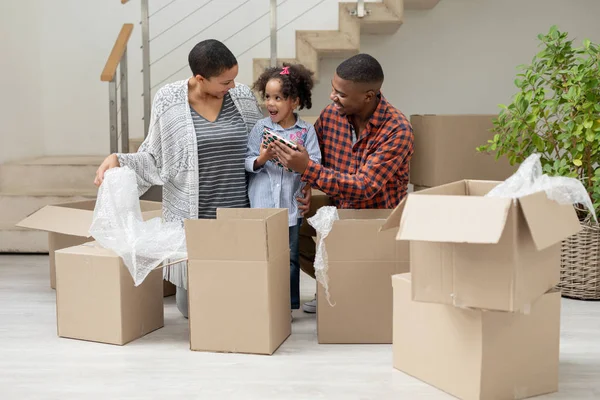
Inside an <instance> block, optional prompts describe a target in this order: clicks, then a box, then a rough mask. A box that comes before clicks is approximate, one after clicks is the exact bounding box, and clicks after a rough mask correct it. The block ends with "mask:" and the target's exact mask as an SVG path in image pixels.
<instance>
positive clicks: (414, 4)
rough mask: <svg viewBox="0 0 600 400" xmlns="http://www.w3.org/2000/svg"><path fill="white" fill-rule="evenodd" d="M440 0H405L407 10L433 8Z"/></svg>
mask: <svg viewBox="0 0 600 400" xmlns="http://www.w3.org/2000/svg"><path fill="white" fill-rule="evenodd" d="M439 2H440V0H404V9H405V10H431V9H432V8H434V7H435V6H437V5H438V3H439Z"/></svg>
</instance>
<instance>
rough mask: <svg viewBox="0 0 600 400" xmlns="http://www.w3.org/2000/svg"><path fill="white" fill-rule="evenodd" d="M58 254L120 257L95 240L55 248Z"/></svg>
mask: <svg viewBox="0 0 600 400" xmlns="http://www.w3.org/2000/svg"><path fill="white" fill-rule="evenodd" d="M56 252H57V253H60V254H77V255H86V256H94V257H111V258H120V257H119V256H118V255H117V253H115V252H114V251H112V250H109V249H105V248H104V247H102V246H100V245H99V244H98V243H96V242H88V243H84V244H80V245H78V246H73V247H67V248H66V249H60V250H56Z"/></svg>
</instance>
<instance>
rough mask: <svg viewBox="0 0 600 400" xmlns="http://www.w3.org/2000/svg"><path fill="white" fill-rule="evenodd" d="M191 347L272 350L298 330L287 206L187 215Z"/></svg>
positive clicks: (245, 351) (262, 351)
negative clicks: (199, 216) (293, 309)
mask: <svg viewBox="0 0 600 400" xmlns="http://www.w3.org/2000/svg"><path fill="white" fill-rule="evenodd" d="M185 230H186V237H187V250H188V258H189V260H188V288H189V291H188V297H189V320H190V348H191V349H192V350H199V351H214V352H232V353H253V354H273V353H274V352H275V350H277V348H278V347H279V346H280V345H281V344H282V343H283V342H284V341H285V340H286V339H287V337H288V336H289V335H290V334H291V317H290V311H291V310H290V249H289V239H288V237H289V236H288V235H289V233H288V214H287V210H286V209H218V210H217V218H216V219H212V220H211V219H201V220H186V221H185Z"/></svg>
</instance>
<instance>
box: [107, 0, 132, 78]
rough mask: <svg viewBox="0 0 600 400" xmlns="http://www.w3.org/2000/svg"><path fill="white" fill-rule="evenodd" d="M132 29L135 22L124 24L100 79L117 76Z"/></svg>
mask: <svg viewBox="0 0 600 400" xmlns="http://www.w3.org/2000/svg"><path fill="white" fill-rule="evenodd" d="M121 1H123V0H121ZM131 31H133V24H123V27H122V28H121V32H119V36H118V37H117V40H116V41H115V45H114V46H113V48H112V51H111V52H110V55H109V56H108V60H106V65H105V66H104V70H102V74H101V75H100V80H101V81H102V82H110V81H112V80H113V78H114V77H115V74H116V73H117V67H118V65H119V62H121V58H122V57H123V54H124V53H125V50H126V49H127V42H128V41H129V37H130V36H131Z"/></svg>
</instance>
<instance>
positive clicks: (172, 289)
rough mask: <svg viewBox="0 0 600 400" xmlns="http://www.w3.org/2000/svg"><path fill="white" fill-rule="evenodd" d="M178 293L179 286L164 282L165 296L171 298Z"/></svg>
mask: <svg viewBox="0 0 600 400" xmlns="http://www.w3.org/2000/svg"><path fill="white" fill-rule="evenodd" d="M176 293H177V286H175V285H173V284H172V283H171V282H169V281H163V296H164V297H169V296H174V295H175V294H176Z"/></svg>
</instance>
